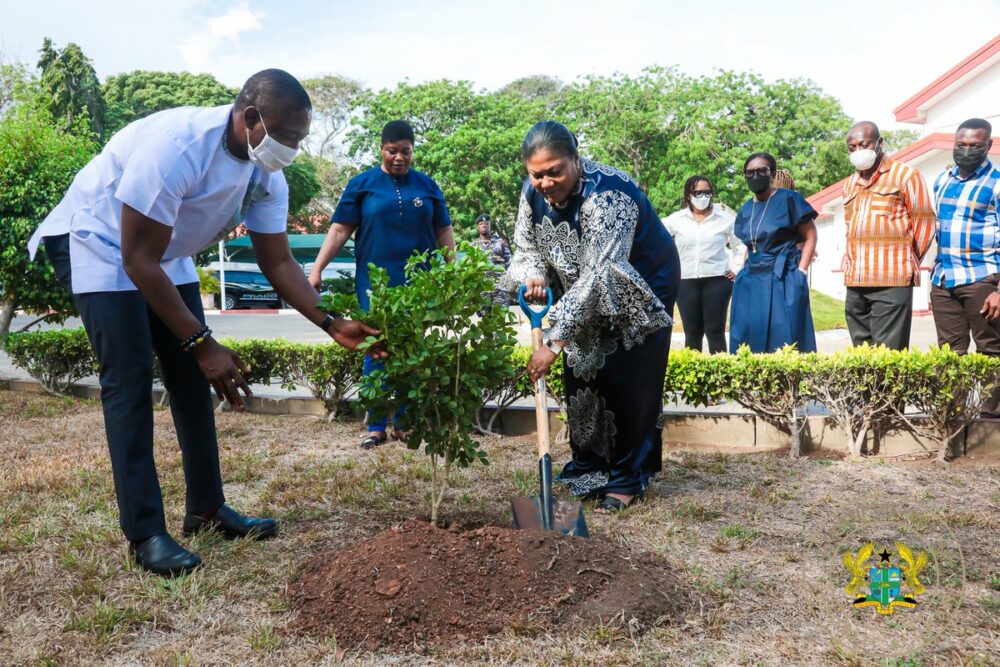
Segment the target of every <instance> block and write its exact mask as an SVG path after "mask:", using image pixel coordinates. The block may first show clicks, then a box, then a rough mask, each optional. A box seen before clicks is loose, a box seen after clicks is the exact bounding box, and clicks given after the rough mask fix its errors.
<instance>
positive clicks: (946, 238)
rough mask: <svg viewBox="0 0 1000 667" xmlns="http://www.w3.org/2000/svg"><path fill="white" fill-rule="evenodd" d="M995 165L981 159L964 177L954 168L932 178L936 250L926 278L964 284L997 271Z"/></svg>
mask: <svg viewBox="0 0 1000 667" xmlns="http://www.w3.org/2000/svg"><path fill="white" fill-rule="evenodd" d="M998 204H1000V169H997V168H995V167H994V166H993V164H992V163H991V162H990V161H989V160H986V161H984V162H983V164H981V165H980V166H979V169H977V170H976V172H975V173H974V174H972V175H971V176H970V177H969V178H966V179H962V178H961V177H959V175H958V167H953V168H951V169H949V170H947V171H945V172H943V173H941V174H940V175H939V176H938V177H937V179H936V180H935V181H934V210H935V213H936V214H937V244H938V254H937V259H936V260H935V261H934V269H933V270H932V271H931V282H933V283H934V284H935V285H940V286H941V287H945V288H952V287H956V286H958V285H969V284H971V283H974V282H977V281H979V280H982V279H983V278H985V277H987V276H990V275H992V274H994V273H1000V229H998V219H997V207H998Z"/></svg>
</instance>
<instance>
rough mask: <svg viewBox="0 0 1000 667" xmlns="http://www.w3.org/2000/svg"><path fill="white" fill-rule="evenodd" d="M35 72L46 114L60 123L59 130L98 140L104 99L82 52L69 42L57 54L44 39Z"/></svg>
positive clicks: (101, 129)
mask: <svg viewBox="0 0 1000 667" xmlns="http://www.w3.org/2000/svg"><path fill="white" fill-rule="evenodd" d="M38 69H40V70H41V72H42V77H41V83H42V89H43V90H44V91H45V93H46V94H47V95H48V108H49V111H50V113H51V114H52V116H53V117H54V118H56V119H58V120H59V121H60V122H61V125H62V129H64V130H68V131H75V132H78V131H81V130H82V131H90V132H93V133H94V134H96V135H97V136H100V135H101V133H102V131H103V129H104V98H103V97H102V96H101V84H100V82H99V81H98V80H97V73H96V72H95V71H94V66H93V64H92V63H91V61H90V58H88V57H87V56H86V55H85V54H84V53H83V50H82V49H81V48H80V47H79V46H78V45H76V44H74V43H72V42H70V43H69V44H67V45H66V48H64V49H63V50H62V51H58V50H56V48H55V47H54V46H53V45H52V40H51V39H49V38H48V37H46V38H45V41H44V42H43V43H42V48H41V50H40V51H39V58H38Z"/></svg>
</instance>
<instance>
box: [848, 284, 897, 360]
mask: <svg viewBox="0 0 1000 667" xmlns="http://www.w3.org/2000/svg"><path fill="white" fill-rule="evenodd" d="M844 315H845V316H846V318H847V330H848V331H849V332H850V333H851V342H852V343H854V345H861V344H863V343H868V344H869V345H885V346H886V347H888V348H891V349H893V350H905V349H906V348H908V347H909V346H910V325H911V324H912V322H913V288H912V287H848V288H847V298H846V299H845V300H844Z"/></svg>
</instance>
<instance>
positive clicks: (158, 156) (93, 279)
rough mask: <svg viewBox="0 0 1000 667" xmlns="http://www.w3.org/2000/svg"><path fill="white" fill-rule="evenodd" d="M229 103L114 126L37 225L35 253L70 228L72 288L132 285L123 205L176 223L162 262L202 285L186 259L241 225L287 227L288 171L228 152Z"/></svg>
mask: <svg viewBox="0 0 1000 667" xmlns="http://www.w3.org/2000/svg"><path fill="white" fill-rule="evenodd" d="M232 109H233V107H232V105H231V104H230V105H225V106H219V107H213V108H195V107H181V108H178V109H169V110H167V111H161V112H159V113H156V114H153V115H151V116H147V117H146V118H143V119H140V120H137V121H135V122H133V123H130V124H129V125H127V126H126V127H125V128H123V129H122V130H121V131H119V132H118V133H116V134H115V136H113V137H112V138H111V141H109V142H108V144H107V145H106V146H105V147H104V150H102V151H101V153H100V154H99V155H97V156H96V157H94V158H93V159H92V160H91V161H90V162H89V163H88V164H87V166H85V167H84V168H83V169H81V170H80V172H79V173H78V174H77V175H76V178H74V179H73V183H72V185H70V187H69V190H68V191H67V192H66V195H65V196H64V197H63V199H62V201H61V202H59V205H58V206H56V207H55V209H53V210H52V212H51V213H50V214H49V215H48V217H46V218H45V220H44V221H43V222H42V224H41V225H39V227H38V229H37V230H36V232H35V234H34V235H33V236H32V237H31V241H30V242H29V244H28V250H29V252H30V253H31V255H32V257H34V254H35V251H36V250H37V249H38V244H39V243H40V242H41V240H42V239H43V238H45V237H49V236H60V235H62V234H67V233H68V234H69V251H70V264H71V266H72V269H73V292H74V293H75V294H83V293H87V292H120V291H128V290H134V289H136V288H135V285H134V284H133V283H132V281H131V280H130V279H129V277H128V276H127V275H126V274H125V269H124V266H123V264H122V250H121V235H122V232H121V226H122V222H121V214H122V204H128V205H129V206H131V207H132V208H134V209H135V210H137V211H138V212H139V213H142V214H143V215H145V216H146V217H149V218H152V219H153V220H155V221H157V222H159V223H161V224H164V225H167V226H168V227H171V228H172V232H173V233H172V235H171V238H170V244H169V245H168V246H167V249H166V252H165V253H164V254H163V259H162V261H161V262H160V266H161V267H162V268H163V270H164V272H166V274H167V276H169V277H170V280H171V281H172V282H173V283H174V284H175V285H182V284H185V283H192V282H198V274H197V273H196V272H195V268H194V262H193V261H192V259H191V257H192V256H193V255H195V254H197V253H198V252H200V251H201V250H203V249H205V248H206V246H209V245H210V244H211V243H212V242H213V241H217V240H218V239H219V236H220V234H224V233H225V232H226V230H227V229H232V228H233V227H235V226H236V225H237V224H239V223H240V222H245V223H246V226H247V229H249V230H251V231H254V232H263V233H268V234H275V233H278V232H283V231H285V229H286V225H287V218H288V185H287V183H286V182H285V177H284V175H283V174H282V173H281V172H280V171H278V172H275V173H273V174H272V173H268V172H266V171H264V170H262V169H260V168H258V167H255V166H254V165H253V164H251V163H250V162H248V161H246V160H240V159H239V158H236V157H235V156H233V155H232V154H230V153H229V151H228V149H227V147H226V145H225V137H226V127H227V126H228V123H229V117H230V114H231V113H232Z"/></svg>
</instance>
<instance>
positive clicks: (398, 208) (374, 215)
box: [331, 167, 451, 310]
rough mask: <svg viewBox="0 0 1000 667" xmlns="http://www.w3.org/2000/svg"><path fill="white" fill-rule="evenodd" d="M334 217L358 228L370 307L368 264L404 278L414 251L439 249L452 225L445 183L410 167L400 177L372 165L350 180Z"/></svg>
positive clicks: (361, 283) (364, 296)
mask: <svg viewBox="0 0 1000 667" xmlns="http://www.w3.org/2000/svg"><path fill="white" fill-rule="evenodd" d="M331 221H332V222H339V223H342V224H345V225H352V226H354V227H357V228H358V229H357V232H355V235H354V255H355V261H356V268H357V275H356V276H355V291H356V293H357V295H358V301H360V302H361V307H362V308H364V309H365V310H368V290H369V288H370V287H371V281H370V279H369V276H368V264H369V263H371V264H374V265H375V266H378V267H381V268H383V269H386V270H387V271H388V272H389V284H390V285H402V284H403V283H404V282H405V278H406V276H405V274H404V272H403V269H404V268H405V266H406V260H408V259H409V258H410V256H411V255H413V253H421V252H426V251H428V250H435V249H436V248H437V236H436V231H437V230H438V229H439V228H441V227H447V226H448V225H450V224H451V218H450V217H449V216H448V207H447V206H446V205H445V202H444V194H442V192H441V188H439V187H438V185H437V183H435V182H434V179H432V178H431V177H430V176H427V175H426V174H423V173H421V172H419V171H417V170H415V169H410V171H409V172H407V174H406V175H405V176H401V177H396V176H391V175H389V174H387V173H386V172H384V171H382V167H372V168H371V169H369V170H367V171H363V172H361V173H360V174H358V175H357V176H355V177H354V178H352V179H351V180H350V182H349V183H348V184H347V188H345V189H344V194H343V195H341V197H340V202H338V204H337V208H336V210H335V211H334V212H333V218H331Z"/></svg>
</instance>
